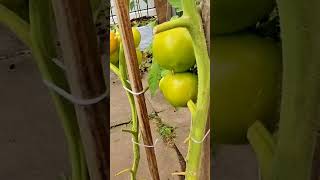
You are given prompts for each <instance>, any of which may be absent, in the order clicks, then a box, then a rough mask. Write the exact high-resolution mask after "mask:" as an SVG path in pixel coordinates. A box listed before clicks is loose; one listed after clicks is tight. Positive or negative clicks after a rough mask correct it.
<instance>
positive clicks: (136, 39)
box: [132, 27, 141, 47]
mask: <svg viewBox="0 0 320 180" xmlns="http://www.w3.org/2000/svg"><path fill="white" fill-rule="evenodd" d="M132 34H133V40H134V46H135V47H138V46H139V44H140V42H141V35H140V31H139V30H138V29H137V28H136V27H133V28H132Z"/></svg>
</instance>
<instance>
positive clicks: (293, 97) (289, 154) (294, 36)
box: [273, 0, 320, 180]
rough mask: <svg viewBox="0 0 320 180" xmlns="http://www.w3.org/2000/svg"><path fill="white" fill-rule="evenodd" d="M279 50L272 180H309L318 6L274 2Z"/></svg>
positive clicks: (318, 100)
mask: <svg viewBox="0 0 320 180" xmlns="http://www.w3.org/2000/svg"><path fill="white" fill-rule="evenodd" d="M277 3H278V8H279V14H280V26H281V38H282V49H283V80H282V97H281V98H282V99H281V112H280V124H279V133H278V135H279V136H278V142H277V148H276V151H275V158H274V160H275V161H274V166H273V179H274V180H278V179H280V180H282V179H290V180H309V179H310V177H311V170H312V159H313V154H314V150H315V144H316V139H317V131H318V130H319V120H320V119H319V118H320V116H319V107H320V106H319V104H320V73H319V70H320V61H319V59H320V51H319V47H320V23H319V22H320V21H319V20H318V19H317V18H315V17H319V16H320V11H319V9H320V3H319V1H317V0H305V1H301V0H277Z"/></svg>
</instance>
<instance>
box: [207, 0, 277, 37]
mask: <svg viewBox="0 0 320 180" xmlns="http://www.w3.org/2000/svg"><path fill="white" fill-rule="evenodd" d="M275 4H276V3H275V0H259V1H257V0H215V1H214V2H213V13H212V15H213V17H212V19H213V21H212V22H214V23H212V27H211V29H212V30H213V33H214V34H223V33H231V32H236V31H240V30H243V29H245V28H247V27H249V26H252V25H254V24H255V23H257V22H258V21H259V20H261V19H262V18H263V17H265V16H267V15H268V14H269V13H270V12H271V11H272V9H273V7H274V6H275Z"/></svg>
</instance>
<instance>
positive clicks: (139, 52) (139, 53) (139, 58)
mask: <svg viewBox="0 0 320 180" xmlns="http://www.w3.org/2000/svg"><path fill="white" fill-rule="evenodd" d="M136 53H137V59H138V64H139V65H140V64H141V63H142V52H141V51H140V50H139V49H136Z"/></svg>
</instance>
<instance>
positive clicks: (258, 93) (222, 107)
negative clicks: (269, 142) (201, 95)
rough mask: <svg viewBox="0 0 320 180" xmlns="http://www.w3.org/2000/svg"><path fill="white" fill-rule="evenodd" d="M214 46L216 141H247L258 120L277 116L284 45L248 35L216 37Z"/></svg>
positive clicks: (214, 122) (212, 51)
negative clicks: (247, 135)
mask: <svg viewBox="0 0 320 180" xmlns="http://www.w3.org/2000/svg"><path fill="white" fill-rule="evenodd" d="M211 47H212V49H211V54H212V57H213V58H212V59H213V61H212V63H213V65H212V67H213V70H212V72H213V76H212V77H213V80H212V81H211V83H212V84H211V87H212V88H211V90H212V91H211V97H212V100H211V103H212V108H213V111H212V115H211V118H212V122H213V125H212V127H213V130H214V132H213V134H214V138H213V141H214V142H215V143H219V144H241V143H246V142H247V139H246V133H247V129H248V127H250V126H251V125H252V124H253V123H254V122H255V121H257V120H259V121H262V122H264V123H266V124H268V123H270V122H272V121H274V120H275V118H276V117H277V114H278V113H277V108H278V102H279V99H278V98H279V95H280V86H281V70H282V68H281V48H280V46H279V45H278V44H276V43H275V42H274V41H272V40H270V39H264V38H261V37H257V36H255V35H249V34H240V35H229V36H221V37H216V38H214V39H213V46H211Z"/></svg>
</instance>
